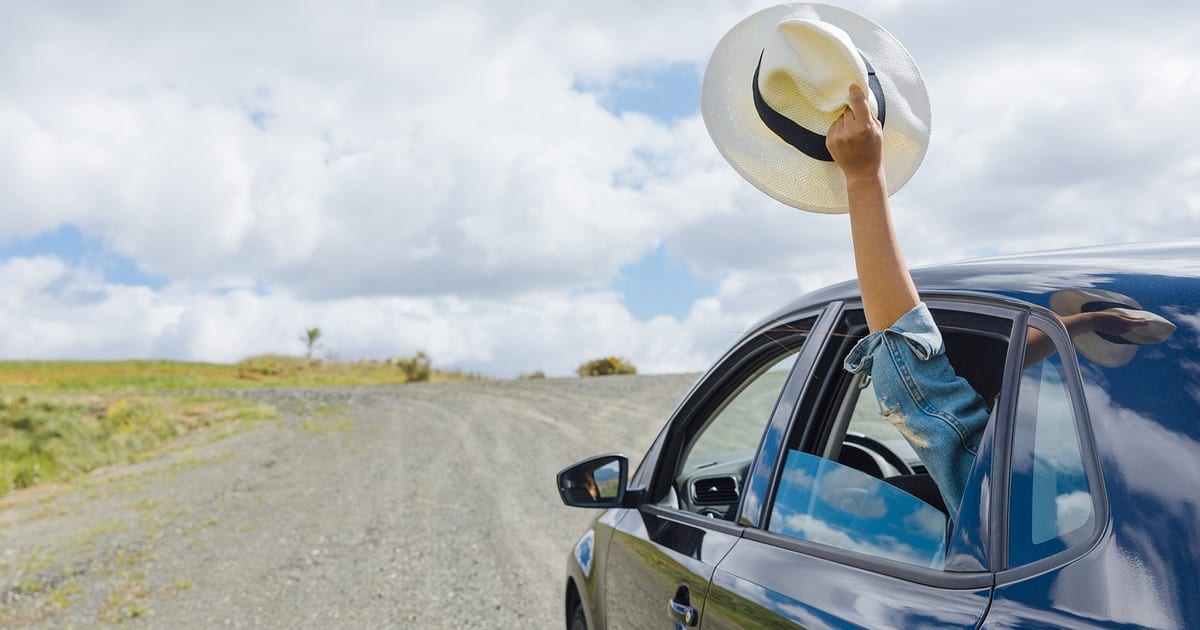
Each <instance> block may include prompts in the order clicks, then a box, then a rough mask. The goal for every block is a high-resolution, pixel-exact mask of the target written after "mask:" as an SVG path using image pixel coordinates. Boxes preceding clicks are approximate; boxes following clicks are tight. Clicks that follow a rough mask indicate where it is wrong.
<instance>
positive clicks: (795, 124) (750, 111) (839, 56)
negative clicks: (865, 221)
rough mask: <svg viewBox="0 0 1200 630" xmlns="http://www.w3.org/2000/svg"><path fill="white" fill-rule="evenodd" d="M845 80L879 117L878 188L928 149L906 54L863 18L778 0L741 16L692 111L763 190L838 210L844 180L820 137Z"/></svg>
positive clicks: (895, 181) (837, 107) (921, 94)
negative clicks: (864, 95) (881, 174)
mask: <svg viewBox="0 0 1200 630" xmlns="http://www.w3.org/2000/svg"><path fill="white" fill-rule="evenodd" d="M851 83H854V84H857V85H858V86H859V87H861V88H862V89H863V91H864V92H866V93H867V99H868V101H869V102H870V105H871V108H872V111H874V112H875V115H876V116H877V117H878V118H879V119H880V121H882V122H883V169H884V173H885V175H886V177H887V183H888V194H889V195H890V194H892V193H894V192H896V191H897V190H899V189H900V187H901V186H903V185H904V184H905V183H906V182H907V181H908V179H909V178H910V177H912V175H913V173H914V172H916V170H917V167H918V166H919V165H920V164H921V160H922V159H923V158H924V157H925V150H926V148H927V147H928V146H929V125H930V112H929V95H928V94H927V93H926V91H925V82H924V81H923V80H922V79H921V75H920V73H919V72H918V71H917V66H916V64H915V63H914V62H913V60H912V57H911V56H910V55H909V54H908V51H906V50H905V49H904V47H903V46H901V45H900V42H899V41H897V40H896V38H895V37H893V36H892V35H891V33H888V32H887V31H885V30H883V29H882V28H880V27H879V26H878V25H876V24H875V23H873V22H871V21H870V20H868V19H866V18H864V17H862V16H860V15H858V14H855V13H852V12H850V11H847V10H845V9H840V8H838V7H834V6H829V5H825V4H812V3H798V4H784V5H779V6H775V7H771V8H769V9H765V10H763V11H759V12H758V13H755V14H754V15H751V16H750V17H748V18H746V19H744V20H742V21H741V22H739V23H738V24H737V25H736V26H734V27H733V29H732V30H730V31H729V32H728V33H726V35H725V37H723V38H721V41H720V43H718V44H717V48H716V50H714V51H713V55H712V59H711V60H710V61H709V62H708V69H707V70H706V71H705V73H704V84H703V87H702V89H701V93H700V111H701V113H702V114H703V116H704V124H705V126H707V127H708V133H709V135H710V136H712V139H713V142H714V143H716V145H717V149H718V150H720V152H721V155H723V156H724V157H725V159H726V160H728V161H729V163H730V164H731V165H732V166H733V168H734V169H735V170H737V172H738V173H741V175H742V177H745V178H746V179H747V180H748V181H749V182H750V183H751V184H754V185H755V186H757V187H758V188H759V189H760V190H762V191H763V192H765V193H767V194H768V195H770V196H771V197H773V198H775V199H777V200H779V201H781V202H783V203H785V204H787V205H789V206H792V207H794V208H799V209H801V210H809V211H812V212H824V213H840V212H846V211H847V208H846V181H845V177H844V176H843V175H842V171H841V169H840V168H839V167H838V166H837V165H836V164H834V162H833V158H832V157H831V156H830V155H829V151H828V150H827V149H826V148H825V134H826V132H828V130H829V127H830V125H832V124H833V122H834V121H835V120H837V118H838V116H840V115H841V113H842V111H843V110H844V108H845V106H846V105H847V104H848V102H849V101H848V98H847V92H848V88H849V86H850V84H851Z"/></svg>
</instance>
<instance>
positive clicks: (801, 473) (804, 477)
mask: <svg viewBox="0 0 1200 630" xmlns="http://www.w3.org/2000/svg"><path fill="white" fill-rule="evenodd" d="M783 480H784V481H786V482H788V483H789V484H791V485H793V486H795V487H797V488H812V486H813V482H814V481H816V480H815V479H814V478H813V476H812V475H810V474H808V471H807V470H804V469H803V468H789V469H788V470H787V471H786V472H784V473H783Z"/></svg>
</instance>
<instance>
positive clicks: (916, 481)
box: [823, 323, 1008, 515]
mask: <svg viewBox="0 0 1200 630" xmlns="http://www.w3.org/2000/svg"><path fill="white" fill-rule="evenodd" d="M939 328H940V329H941V332H942V340H943V343H944V344H945V346H946V357H947V359H949V361H950V364H951V365H952V366H954V371H955V373H956V374H958V375H959V376H960V377H962V378H963V379H965V380H966V381H967V382H968V383H970V384H971V386H972V388H974V389H975V391H976V392H978V393H979V395H980V397H981V398H983V399H984V401H986V402H987V403H988V407H989V408H994V406H995V402H996V399H997V398H998V397H999V394H1000V389H1001V387H1002V385H1003V381H1004V361H1005V357H1006V356H1007V353H1008V337H1007V335H1003V334H1000V333H998V332H986V331H980V330H977V329H967V328H962V327H957V326H954V325H948V324H945V323H942V324H939ZM846 377H847V378H848V381H849V382H848V384H847V386H846V389H845V392H846V393H845V395H844V396H843V397H842V399H841V404H840V406H839V408H838V410H837V413H836V415H835V417H834V421H833V424H832V427H831V429H830V437H829V439H828V441H827V442H826V448H825V452H824V454H823V456H824V457H825V458H827V459H831V460H834V461H837V462H838V463H840V464H843V465H845V466H849V467H851V468H854V469H856V470H859V471H861V472H864V473H866V474H868V475H871V476H872V477H877V478H879V479H883V480H884V481H886V482H888V483H889V484H891V485H893V486H895V487H897V488H899V489H901V490H903V491H905V492H907V493H908V494H911V495H912V496H914V497H916V498H918V499H920V500H921V501H923V502H924V503H927V504H929V505H931V506H933V507H935V508H937V509H938V510H939V511H941V512H942V513H943V514H947V515H949V511H948V510H947V509H946V505H945V503H944V502H943V501H942V497H941V493H940V492H939V491H938V488H937V485H936V484H935V483H934V481H933V479H932V478H931V477H930V476H929V474H928V473H927V472H926V471H925V466H924V465H923V464H922V463H921V461H920V459H919V458H918V457H917V455H916V453H915V452H914V451H913V450H912V448H911V447H910V446H909V445H908V442H906V441H905V440H904V437H903V436H902V435H901V434H900V432H899V430H897V429H896V428H895V427H894V426H892V425H891V423H890V422H888V421H887V420H885V419H884V418H883V416H882V414H881V413H880V410H879V406H878V403H877V402H876V398H875V394H874V392H873V390H872V389H871V386H870V378H869V377H865V376H863V375H862V374H853V375H851V374H847V375H846Z"/></svg>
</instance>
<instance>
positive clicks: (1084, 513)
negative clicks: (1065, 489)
mask: <svg viewBox="0 0 1200 630" xmlns="http://www.w3.org/2000/svg"><path fill="white" fill-rule="evenodd" d="M1054 507H1055V514H1056V519H1055V521H1056V523H1057V528H1056V531H1055V532H1054V534H1055V535H1056V536H1062V535H1063V534H1067V533H1069V532H1073V531H1075V530H1077V529H1079V528H1080V527H1082V526H1083V525H1084V524H1085V523H1087V521H1088V519H1089V518H1091V516H1092V495H1091V494H1089V493H1087V492H1081V491H1078V490H1076V491H1075V492H1070V493H1067V494H1061V495H1059V496H1057V497H1055V498H1054Z"/></svg>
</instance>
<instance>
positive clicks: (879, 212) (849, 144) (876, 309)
mask: <svg viewBox="0 0 1200 630" xmlns="http://www.w3.org/2000/svg"><path fill="white" fill-rule="evenodd" d="M825 144H826V146H828V147H829V152H830V154H832V155H833V159H834V161H835V162H836V163H837V165H838V166H840V167H841V168H842V172H843V173H845V175H846V193H847V195H848V197H849V202H850V233H851V236H852V238H853V240H854V264H855V267H856V268H857V272H858V284H859V288H860V289H861V291H862V298H863V309H864V310H865V311H866V316H867V326H868V327H869V328H870V329H871V331H872V332H875V331H879V330H883V329H885V328H887V327H888V326H891V325H892V324H893V323H895V321H896V320H897V319H900V316H901V315H904V314H905V313H907V312H908V311H910V310H912V308H913V307H914V306H916V305H917V303H918V302H919V301H920V298H919V297H918V296H917V289H916V287H915V286H914V285H913V281H912V276H910V275H909V273H908V266H907V265H905V263H904V256H903V255H902V254H901V253H900V245H899V243H897V242H896V235H895V232H894V231H893V229H892V219H891V216H890V214H889V212H888V201H887V184H886V180H885V179H884V175H883V128H882V127H881V126H880V124H879V120H878V119H876V118H875V115H874V114H873V113H871V108H870V105H869V104H868V103H867V96H866V94H864V93H863V91H862V89H860V88H859V87H858V86H857V85H851V86H850V107H849V108H847V109H846V111H845V112H844V113H843V114H842V117H841V118H839V119H838V120H837V121H836V122H834V123H833V126H832V127H830V128H829V133H828V134H827V135H826V139H825Z"/></svg>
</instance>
